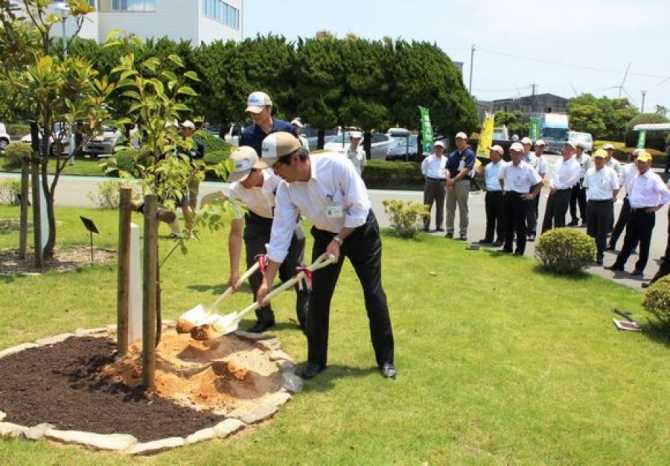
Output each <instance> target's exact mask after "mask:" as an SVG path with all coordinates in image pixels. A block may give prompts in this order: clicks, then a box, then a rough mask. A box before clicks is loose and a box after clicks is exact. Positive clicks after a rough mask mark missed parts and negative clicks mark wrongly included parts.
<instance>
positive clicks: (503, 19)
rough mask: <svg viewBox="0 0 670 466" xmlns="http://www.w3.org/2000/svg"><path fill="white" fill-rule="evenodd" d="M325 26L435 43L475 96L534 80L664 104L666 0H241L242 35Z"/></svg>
mask: <svg viewBox="0 0 670 466" xmlns="http://www.w3.org/2000/svg"><path fill="white" fill-rule="evenodd" d="M321 30H327V31H331V32H333V33H334V34H335V35H336V36H337V37H338V38H344V37H345V36H346V35H347V34H348V33H354V34H356V35H357V36H358V37H360V38H362V39H368V40H377V39H381V38H383V37H385V36H389V37H391V38H393V39H403V40H406V41H412V40H415V41H426V42H430V43H435V44H436V45H437V46H439V47H440V48H441V49H442V50H443V51H444V52H445V53H446V54H447V55H448V56H449V57H450V58H451V59H452V60H453V61H460V62H463V81H464V84H465V87H466V89H468V88H469V86H470V78H472V89H471V92H472V95H473V96H475V97H476V98H477V99H480V100H496V99H505V98H518V97H523V96H527V95H532V93H533V85H534V86H535V93H536V94H545V93H549V94H556V95H559V96H561V97H565V98H571V97H575V96H576V95H579V94H584V93H591V94H593V95H595V96H596V97H602V96H605V97H609V98H617V97H619V96H621V97H628V98H629V100H630V101H631V103H632V104H633V105H635V106H636V107H637V108H638V109H640V108H641V106H642V105H643V97H642V94H643V92H645V93H646V95H645V97H644V109H643V110H644V111H645V112H653V111H655V110H656V105H661V106H664V107H667V108H669V109H670V60H668V56H667V55H668V53H669V52H668V48H667V47H668V44H670V2H668V0H625V1H624V0H563V1H560V2H559V1H551V0H412V1H402V0H338V1H334V2H331V1H324V0H291V1H290V2H276V1H271V0H244V10H243V34H244V37H245V38H247V37H251V38H253V37H256V35H257V34H260V35H267V34H270V33H272V34H275V35H281V36H284V37H285V38H286V39H288V40H296V39H297V38H298V37H303V38H307V37H314V35H315V33H316V32H317V31H321ZM473 45H474V47H475V51H474V53H472V46H473ZM471 57H472V60H471ZM471 63H472V76H471V73H470V66H471ZM427 105H428V106H429V104H428V103H427Z"/></svg>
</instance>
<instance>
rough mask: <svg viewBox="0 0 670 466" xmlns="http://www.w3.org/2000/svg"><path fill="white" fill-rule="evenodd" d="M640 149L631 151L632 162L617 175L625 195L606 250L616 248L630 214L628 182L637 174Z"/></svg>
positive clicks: (606, 148)
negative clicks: (624, 189)
mask: <svg viewBox="0 0 670 466" xmlns="http://www.w3.org/2000/svg"><path fill="white" fill-rule="evenodd" d="M603 149H605V151H606V152H607V153H609V151H612V152H614V146H613V145H612V144H605V145H604V146H603ZM641 150H642V149H636V150H635V151H633V154H632V155H631V157H632V162H631V163H628V164H626V165H625V166H624V167H623V169H622V170H621V176H620V177H619V184H620V185H621V187H624V188H626V195H625V196H624V198H623V205H622V206H621V210H620V211H619V218H617V221H616V225H614V228H613V229H612V234H611V235H610V240H609V242H608V243H607V250H608V251H614V250H615V249H616V243H617V241H619V237H620V236H621V234H622V233H623V231H624V229H625V228H626V223H627V222H628V217H629V215H630V201H629V200H628V189H629V188H630V183H631V182H632V181H633V178H635V175H637V173H638V171H637V164H636V163H635V161H636V160H637V154H639V153H640V151H641ZM612 218H614V205H612ZM636 247H637V245H636Z"/></svg>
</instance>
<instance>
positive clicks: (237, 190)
mask: <svg viewBox="0 0 670 466" xmlns="http://www.w3.org/2000/svg"><path fill="white" fill-rule="evenodd" d="M230 159H231V160H232V161H233V163H234V164H235V170H234V171H233V172H232V173H231V174H230V176H229V177H228V181H229V182H231V183H232V184H231V185H230V193H229V196H228V197H229V199H230V201H231V203H232V205H233V210H234V211H235V218H234V219H233V221H232V222H231V225H230V234H229V235H228V252H229V256H230V278H229V279H228V285H229V286H232V287H233V289H234V290H235V291H237V290H238V289H239V287H238V286H237V281H238V280H239V278H240V256H241V252H242V239H244V245H245V249H246V258H247V259H246V264H247V269H249V268H250V267H251V266H253V265H254V262H256V260H257V256H259V255H264V254H265V253H266V250H265V246H266V244H268V243H269V242H270V232H271V231H272V220H273V213H274V207H275V193H276V192H277V188H278V186H279V183H280V182H281V179H280V178H279V177H278V176H277V175H275V174H274V172H273V171H272V170H271V169H268V166H267V165H266V164H265V162H263V160H261V159H259V158H258V155H256V151H255V150H253V149H252V148H251V147H248V146H242V147H240V148H238V149H237V150H236V151H235V152H233V153H232V154H231V155H230ZM245 208H246V212H243V210H244V209H245ZM243 218H244V231H243V229H242V219H243ZM305 242H306V240H305V232H304V231H303V229H302V226H301V225H300V222H294V225H293V235H292V236H291V238H290V244H289V248H288V254H287V255H286V258H285V259H284V261H283V262H282V263H281V265H280V267H279V277H280V279H281V280H282V281H286V280H288V279H290V278H292V277H293V275H294V273H295V269H296V267H299V266H304V257H305ZM262 278H263V277H262V272H261V271H258V272H256V273H254V274H253V275H252V276H251V277H249V284H250V285H251V290H252V291H253V295H254V300H255V296H256V292H257V291H258V287H259V286H260V285H261V281H262ZM295 290H296V294H297V296H296V314H297V317H298V323H299V325H300V328H301V329H303V331H304V329H305V322H306V320H307V308H308V306H309V295H310V292H309V290H307V289H306V288H304V289H302V290H301V289H299V287H297V286H296V288H295ZM256 318H257V319H258V320H257V322H256V323H255V324H254V325H253V326H252V327H251V328H249V331H250V332H254V333H262V332H264V331H265V330H267V329H268V328H270V327H272V326H274V325H275V315H274V312H273V311H272V307H271V306H270V305H269V304H268V305H267V306H265V307H262V308H260V309H258V310H256Z"/></svg>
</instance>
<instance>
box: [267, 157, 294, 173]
mask: <svg viewBox="0 0 670 466" xmlns="http://www.w3.org/2000/svg"><path fill="white" fill-rule="evenodd" d="M289 163H291V158H290V157H282V158H279V159H277V161H276V162H275V163H273V164H272V169H273V170H276V169H278V168H279V167H281V166H282V165H288V164H289Z"/></svg>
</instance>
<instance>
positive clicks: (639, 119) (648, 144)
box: [625, 113, 670, 151]
mask: <svg viewBox="0 0 670 466" xmlns="http://www.w3.org/2000/svg"><path fill="white" fill-rule="evenodd" d="M668 121H670V120H668V118H666V117H665V116H664V115H661V114H659V113H641V114H639V115H638V116H636V117H635V118H633V119H632V120H630V121H629V122H628V124H627V125H626V134H625V141H626V145H627V146H628V147H635V146H636V145H637V138H638V135H639V134H638V131H633V128H634V127H635V125H638V124H642V123H667V122H668ZM667 135H668V133H667V132H663V131H647V137H646V139H645V148H651V149H656V150H659V151H665V138H666V136H667Z"/></svg>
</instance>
